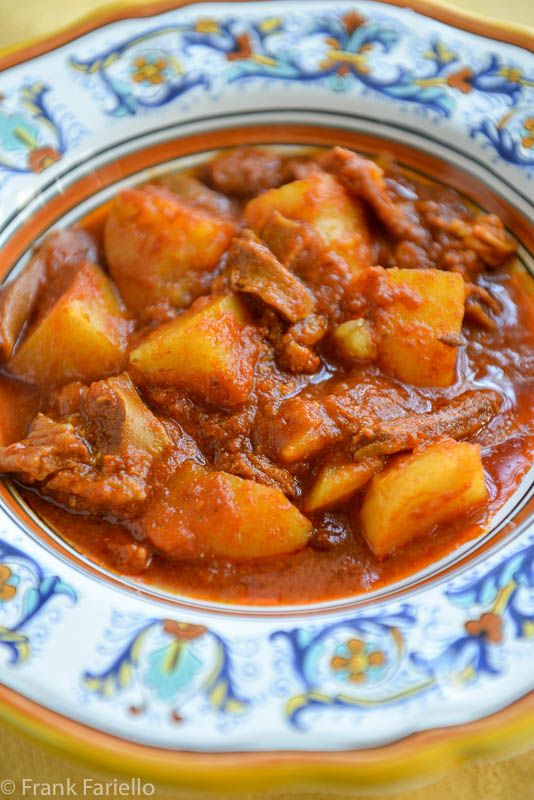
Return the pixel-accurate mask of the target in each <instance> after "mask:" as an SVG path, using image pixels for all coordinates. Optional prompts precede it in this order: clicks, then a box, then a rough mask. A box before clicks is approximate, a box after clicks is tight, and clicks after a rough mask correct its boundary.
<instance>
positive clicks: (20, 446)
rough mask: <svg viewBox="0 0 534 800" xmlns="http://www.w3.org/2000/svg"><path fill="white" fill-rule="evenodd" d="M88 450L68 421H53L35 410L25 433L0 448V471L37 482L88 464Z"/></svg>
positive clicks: (89, 463)
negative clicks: (18, 439)
mask: <svg viewBox="0 0 534 800" xmlns="http://www.w3.org/2000/svg"><path fill="white" fill-rule="evenodd" d="M92 460H93V459H92V453H91V452H90V450H89V447H88V445H87V443H86V442H85V441H84V439H83V437H82V436H80V434H79V433H78V431H77V430H76V428H75V427H74V425H72V423H70V422H57V421H55V420H53V419H51V418H50V417H48V416H47V415H46V414H42V413H38V414H37V416H36V417H35V419H34V420H33V422H32V424H31V426H30V430H29V432H28V436H27V437H26V438H25V439H23V440H22V441H20V442H15V443H14V444H10V445H8V446H7V447H1V448H0V472H12V473H15V474H17V475H19V477H20V478H21V480H23V481H24V482H25V483H40V482H42V481H44V480H46V479H47V478H50V477H51V476H52V475H54V474H55V473H56V472H59V471H60V470H64V469H73V468H76V467H77V466H78V465H79V464H85V465H86V466H90V465H91V463H92Z"/></svg>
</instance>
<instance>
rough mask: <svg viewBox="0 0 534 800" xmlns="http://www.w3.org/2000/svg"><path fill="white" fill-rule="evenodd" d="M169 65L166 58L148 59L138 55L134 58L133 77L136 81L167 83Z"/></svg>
mask: <svg viewBox="0 0 534 800" xmlns="http://www.w3.org/2000/svg"><path fill="white" fill-rule="evenodd" d="M167 67H168V61H167V59H166V58H154V59H146V58H143V57H142V56H138V57H137V58H134V60H133V69H132V79H133V80H134V81H135V82H136V83H152V84H158V83H165V80H166V78H167V74H166V70H167Z"/></svg>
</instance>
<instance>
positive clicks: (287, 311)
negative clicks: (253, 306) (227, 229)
mask: <svg viewBox="0 0 534 800" xmlns="http://www.w3.org/2000/svg"><path fill="white" fill-rule="evenodd" d="M228 267H229V269H230V281H231V285H232V288H233V289H234V290H236V291H240V292H246V293H247V294H252V295H254V296H256V297H259V298H260V299H261V300H263V302H264V303H266V304H267V305H269V306H272V307H273V308H274V309H275V310H276V311H277V312H278V313H279V314H280V315H281V316H282V317H284V319H286V320H288V321H289V322H298V321H299V320H302V319H305V318H306V317H308V316H309V315H310V314H311V313H312V312H313V309H314V306H315V301H314V299H313V297H312V295H311V294H310V292H309V291H308V289H306V287H305V286H304V284H303V283H302V282H301V281H299V279H298V278H296V277H295V276H294V275H293V274H292V273H291V272H290V271H289V270H288V269H287V268H286V267H284V266H283V264H281V263H280V262H279V261H278V259H277V258H275V256H274V255H273V254H272V253H271V252H270V250H268V249H267V247H265V245H262V244H260V243H259V242H255V241H254V240H253V239H245V238H239V239H234V241H233V243H232V246H231V247H230V251H229V253H228Z"/></svg>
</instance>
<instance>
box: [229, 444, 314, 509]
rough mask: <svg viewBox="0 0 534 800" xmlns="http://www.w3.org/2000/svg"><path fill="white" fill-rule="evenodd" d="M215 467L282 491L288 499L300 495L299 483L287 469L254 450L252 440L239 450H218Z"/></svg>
mask: <svg viewBox="0 0 534 800" xmlns="http://www.w3.org/2000/svg"><path fill="white" fill-rule="evenodd" d="M213 466H214V467H215V468H216V469H220V470H223V471H224V472H231V473H232V475H238V476H239V477H240V478H246V479H248V480H252V481H257V482H258V483H263V484H264V485H265V486H272V487H273V488H274V489H280V490H281V491H282V492H283V493H284V494H285V495H287V496H288V497H296V496H297V495H298V487H297V482H296V480H295V478H294V477H293V475H291V473H290V472H288V470H287V469H284V468H283V467H279V466H278V465H277V464H275V463H274V462H273V461H271V459H269V458H267V456H265V455H262V454H261V453H257V452H255V451H254V450H253V449H252V446H251V444H250V440H247V441H246V443H244V444H243V445H242V446H241V448H240V449H239V450H235V451H233V452H232V451H226V450H218V451H217V452H216V454H215V457H214V460H213Z"/></svg>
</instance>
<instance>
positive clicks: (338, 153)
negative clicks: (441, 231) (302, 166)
mask: <svg viewBox="0 0 534 800" xmlns="http://www.w3.org/2000/svg"><path fill="white" fill-rule="evenodd" d="M319 163H320V164H321V166H322V167H323V168H324V169H326V170H327V171H328V172H331V173H333V174H334V175H335V176H336V177H337V178H338V180H339V181H341V183H342V184H343V186H344V187H345V189H346V190H347V191H348V192H350V193H351V194H353V195H355V196H356V197H360V198H362V200H365V201H366V203H368V204H369V206H370V207H371V208H372V209H373V211H374V212H375V214H376V216H377V217H378V219H379V220H380V222H382V224H383V225H384V226H385V227H386V228H387V230H388V231H389V232H390V233H391V234H392V235H393V236H395V237H396V238H398V239H406V240H408V241H411V242H424V241H425V239H426V237H427V234H426V232H425V231H424V229H423V228H422V227H421V224H420V221H419V219H418V217H417V214H415V213H414V209H413V203H410V202H404V201H403V200H402V198H399V197H395V196H394V195H392V194H391V193H390V191H389V189H388V185H387V182H386V177H385V175H384V171H383V170H382V169H381V167H379V166H378V164H375V162H374V161H370V160H369V159H368V158H363V157H362V156H359V155H357V154H356V153H353V152H352V151H351V150H347V149H345V148H344V147H334V148H332V150H329V151H328V152H327V153H326V154H325V155H324V156H323V157H322V158H321V159H320V161H319Z"/></svg>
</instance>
